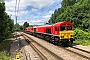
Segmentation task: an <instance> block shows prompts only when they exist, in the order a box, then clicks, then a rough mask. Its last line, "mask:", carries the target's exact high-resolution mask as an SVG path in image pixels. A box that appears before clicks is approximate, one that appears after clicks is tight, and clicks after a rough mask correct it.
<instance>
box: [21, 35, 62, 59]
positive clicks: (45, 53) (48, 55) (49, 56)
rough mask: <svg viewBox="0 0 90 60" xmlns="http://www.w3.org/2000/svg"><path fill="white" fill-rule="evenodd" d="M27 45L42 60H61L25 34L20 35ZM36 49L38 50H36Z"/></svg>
mask: <svg viewBox="0 0 90 60" xmlns="http://www.w3.org/2000/svg"><path fill="white" fill-rule="evenodd" d="M22 35H23V36H24V38H25V39H26V41H27V42H28V44H30V46H32V48H33V49H34V50H35V51H36V52H37V53H38V55H39V56H40V57H41V58H42V60H63V59H62V58H61V57H59V56H58V55H56V54H55V53H54V52H52V51H50V50H48V49H47V48H46V47H44V46H42V45H41V44H39V43H37V42H36V41H34V40H33V39H32V38H30V37H28V36H27V35H25V34H22ZM37 47H38V48H37Z"/></svg>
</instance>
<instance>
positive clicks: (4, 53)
mask: <svg viewBox="0 0 90 60" xmlns="http://www.w3.org/2000/svg"><path fill="white" fill-rule="evenodd" d="M10 42H11V39H7V40H4V41H3V42H1V43H0V60H10V59H11V56H10V53H9V49H10Z"/></svg>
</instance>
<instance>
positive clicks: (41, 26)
mask: <svg viewBox="0 0 90 60" xmlns="http://www.w3.org/2000/svg"><path fill="white" fill-rule="evenodd" d="M51 26H53V25H42V26H34V28H37V27H51Z"/></svg>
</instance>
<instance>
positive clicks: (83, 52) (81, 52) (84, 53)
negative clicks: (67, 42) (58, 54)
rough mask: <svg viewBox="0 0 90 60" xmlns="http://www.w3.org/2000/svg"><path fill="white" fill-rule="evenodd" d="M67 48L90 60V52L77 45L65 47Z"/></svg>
mask: <svg viewBox="0 0 90 60" xmlns="http://www.w3.org/2000/svg"><path fill="white" fill-rule="evenodd" d="M64 49H65V50H67V51H69V52H72V53H74V54H76V55H78V56H81V57H83V58H86V59H87V60H90V52H89V51H86V50H83V49H80V48H76V47H68V48H64Z"/></svg>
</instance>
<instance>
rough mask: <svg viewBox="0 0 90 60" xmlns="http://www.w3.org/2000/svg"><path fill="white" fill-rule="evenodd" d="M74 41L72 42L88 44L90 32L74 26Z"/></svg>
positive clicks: (89, 42) (89, 43)
mask: <svg viewBox="0 0 90 60" xmlns="http://www.w3.org/2000/svg"><path fill="white" fill-rule="evenodd" d="M74 38H75V41H74V43H76V44H80V45H84V46H88V45H90V32H88V31H87V32H86V31H83V30H81V29H78V28H76V29H75V33H74Z"/></svg>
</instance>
